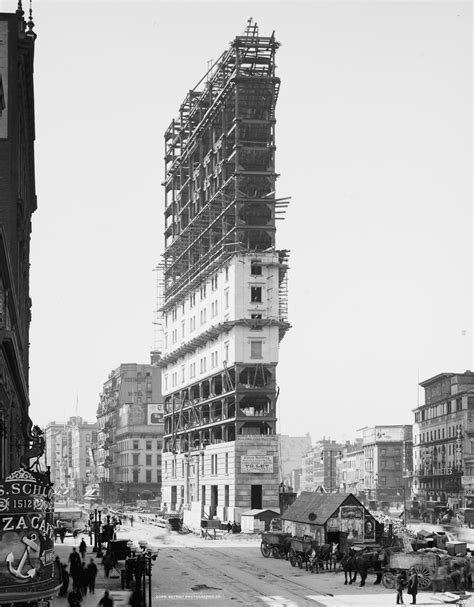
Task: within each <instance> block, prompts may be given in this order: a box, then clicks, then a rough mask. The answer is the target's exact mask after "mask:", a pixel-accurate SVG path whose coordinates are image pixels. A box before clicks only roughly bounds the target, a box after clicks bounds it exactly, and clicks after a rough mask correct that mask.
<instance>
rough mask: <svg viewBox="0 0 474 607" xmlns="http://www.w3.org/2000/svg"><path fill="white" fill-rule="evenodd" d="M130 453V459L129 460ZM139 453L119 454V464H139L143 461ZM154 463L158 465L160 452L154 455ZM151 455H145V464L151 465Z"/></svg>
mask: <svg viewBox="0 0 474 607" xmlns="http://www.w3.org/2000/svg"><path fill="white" fill-rule="evenodd" d="M130 455H131V456H132V457H131V461H130ZM141 455H142V454H141V453H125V454H124V455H121V456H120V459H121V465H122V466H141V465H142V463H143V460H142V458H141V457H140V456H141ZM155 461H156V465H157V466H159V465H160V464H161V453H158V454H157V455H156V459H155ZM153 465H154V464H153V456H152V455H150V454H146V455H145V466H153Z"/></svg>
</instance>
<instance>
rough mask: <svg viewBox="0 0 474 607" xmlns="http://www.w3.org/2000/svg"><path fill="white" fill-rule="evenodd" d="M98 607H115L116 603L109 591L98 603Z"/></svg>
mask: <svg viewBox="0 0 474 607" xmlns="http://www.w3.org/2000/svg"><path fill="white" fill-rule="evenodd" d="M97 607H114V601H113V599H111V598H110V596H109V591H108V590H106V591H105V592H104V596H103V597H102V598H101V599H100V601H99V602H98V603H97Z"/></svg>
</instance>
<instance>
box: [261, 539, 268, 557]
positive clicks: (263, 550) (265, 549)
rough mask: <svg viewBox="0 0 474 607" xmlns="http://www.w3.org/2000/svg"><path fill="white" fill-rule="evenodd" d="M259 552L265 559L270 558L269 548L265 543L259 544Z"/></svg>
mask: <svg viewBox="0 0 474 607" xmlns="http://www.w3.org/2000/svg"><path fill="white" fill-rule="evenodd" d="M260 552H261V553H262V554H263V556H264V557H265V558H266V559H267V558H268V557H269V556H270V546H269V545H268V544H267V542H262V543H261V544H260Z"/></svg>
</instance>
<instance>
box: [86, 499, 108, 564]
mask: <svg viewBox="0 0 474 607" xmlns="http://www.w3.org/2000/svg"><path fill="white" fill-rule="evenodd" d="M101 515H102V510H99V509H98V508H94V548H93V549H92V551H93V552H96V553H97V554H96V556H97V558H102V557H103V556H104V555H103V554H102V542H101V537H100V528H101V526H102V520H101ZM89 519H90V521H91V522H92V513H91V514H90V515H89Z"/></svg>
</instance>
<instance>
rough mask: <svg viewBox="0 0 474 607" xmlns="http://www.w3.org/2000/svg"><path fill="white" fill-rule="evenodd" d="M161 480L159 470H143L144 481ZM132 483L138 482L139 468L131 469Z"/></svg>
mask: <svg viewBox="0 0 474 607" xmlns="http://www.w3.org/2000/svg"><path fill="white" fill-rule="evenodd" d="M160 480H161V474H160V471H159V470H157V471H156V473H155V471H154V470H145V482H146V483H155V482H156V483H159V482H160ZM131 482H132V483H139V482H140V470H132V481H131Z"/></svg>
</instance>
